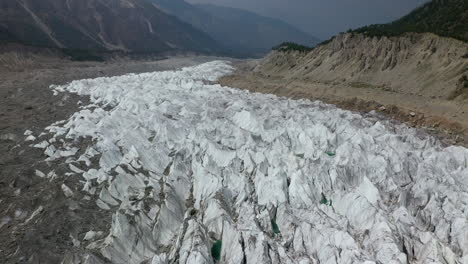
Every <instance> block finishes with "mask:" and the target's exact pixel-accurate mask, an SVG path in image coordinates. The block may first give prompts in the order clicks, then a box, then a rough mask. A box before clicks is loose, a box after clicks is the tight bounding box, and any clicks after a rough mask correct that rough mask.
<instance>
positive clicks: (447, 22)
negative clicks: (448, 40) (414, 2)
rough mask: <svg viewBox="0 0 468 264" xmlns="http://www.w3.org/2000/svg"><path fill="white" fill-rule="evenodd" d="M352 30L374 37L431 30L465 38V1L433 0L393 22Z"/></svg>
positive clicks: (467, 12)
mask: <svg viewBox="0 0 468 264" xmlns="http://www.w3.org/2000/svg"><path fill="white" fill-rule="evenodd" d="M355 32H358V33H365V34H367V35H373V36H381V35H385V36H396V35H400V34H402V33H405V32H419V33H423V32H430V33H434V34H437V35H439V36H445V37H452V38H456V39H459V40H463V41H468V0H433V1H431V2H429V3H427V4H425V5H423V6H421V7H419V8H417V9H415V10H414V11H412V12H411V13H410V14H408V15H406V16H404V17H402V18H401V19H399V20H397V21H395V22H392V23H389V24H382V25H371V26H366V27H363V28H360V29H357V30H355Z"/></svg>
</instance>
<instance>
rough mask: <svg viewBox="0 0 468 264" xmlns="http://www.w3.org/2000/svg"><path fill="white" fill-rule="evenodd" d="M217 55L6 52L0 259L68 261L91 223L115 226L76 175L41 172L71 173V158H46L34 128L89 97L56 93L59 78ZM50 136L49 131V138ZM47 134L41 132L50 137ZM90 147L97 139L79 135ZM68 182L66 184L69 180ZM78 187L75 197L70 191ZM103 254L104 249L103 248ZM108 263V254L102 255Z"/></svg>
mask: <svg viewBox="0 0 468 264" xmlns="http://www.w3.org/2000/svg"><path fill="white" fill-rule="evenodd" d="M213 59H215V58H213V57H177V58H171V59H164V60H159V61H128V60H113V61H109V62H102V63H98V62H70V61H68V60H65V59H63V58H61V57H58V56H55V54H51V53H48V52H36V51H34V52H32V53H24V52H21V53H15V52H4V53H1V52H0V260H1V261H0V262H1V263H60V261H62V260H63V257H64V256H68V258H69V259H73V258H74V256H76V254H79V253H80V252H76V251H77V250H76V249H74V248H76V247H74V244H76V243H79V242H77V241H78V240H81V239H82V238H83V237H84V235H85V232H87V231H89V230H107V229H108V227H109V225H110V223H108V222H106V221H107V220H106V221H104V220H103V219H111V218H110V217H109V216H108V215H106V214H108V213H107V212H106V211H104V210H102V209H100V208H98V207H97V206H96V204H95V203H94V202H92V201H91V200H90V199H88V198H89V197H86V196H84V195H83V194H81V192H79V189H80V186H81V184H80V183H79V182H78V180H77V179H74V178H75V177H56V178H52V179H50V181H49V180H47V179H45V178H41V177H39V176H38V173H37V172H36V169H39V170H40V171H42V172H45V173H47V172H49V171H51V170H54V171H55V173H56V174H57V175H60V176H63V174H64V173H65V172H66V171H68V170H69V169H68V164H66V163H65V162H64V161H55V162H45V161H44V160H45V158H46V156H45V154H44V153H43V150H40V149H37V148H33V147H31V146H30V144H31V143H30V142H28V141H25V139H26V137H27V136H26V135H24V133H25V131H26V130H30V131H31V132H32V134H33V135H34V136H35V137H38V136H39V135H40V133H41V132H43V131H44V128H45V127H46V126H48V125H50V124H52V123H54V122H56V121H60V120H65V119H67V118H68V117H69V116H70V115H72V114H73V113H74V112H76V111H77V110H78V109H79V106H80V105H81V103H80V102H82V103H83V104H86V102H87V101H88V100H87V98H85V97H79V96H77V95H72V94H59V95H57V96H54V95H53V93H52V90H51V89H50V88H49V86H50V85H52V84H65V83H67V82H70V81H72V80H77V79H84V78H94V77H102V76H116V75H123V74H126V73H141V72H152V71H161V70H172V69H176V68H181V67H185V66H192V65H196V64H199V63H202V62H206V61H211V60H213ZM42 138H44V139H47V136H44V137H42ZM42 138H41V139H42ZM77 144H78V145H80V146H82V148H81V149H80V151H84V150H86V147H87V146H88V145H89V144H90V141H89V140H83V142H77ZM63 186H66V187H63ZM67 188H69V189H70V190H71V191H72V193H73V194H72V197H69V198H66V194H68V195H70V192H68V190H67V191H66V192H64V190H66V189H67ZM95 258H96V259H100V258H99V254H96V256H95ZM100 261H101V262H102V263H105V260H104V259H100Z"/></svg>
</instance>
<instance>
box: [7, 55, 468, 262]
mask: <svg viewBox="0 0 468 264" xmlns="http://www.w3.org/2000/svg"><path fill="white" fill-rule="evenodd" d="M232 70H233V68H232V67H231V66H230V65H229V64H228V63H226V62H223V61H213V62H209V63H205V64H200V65H198V66H192V67H187V68H183V69H181V70H177V71H166V72H153V73H143V74H129V75H124V76H120V77H111V78H96V79H86V80H78V81H73V82H71V83H69V84H66V85H59V86H53V87H51V88H52V90H53V91H54V94H55V96H63V95H75V96H76V95H79V96H85V97H86V98H89V103H88V102H87V103H83V104H82V105H81V106H80V107H79V109H76V112H75V113H74V114H73V115H72V116H71V117H70V118H68V119H64V120H62V121H58V122H51V123H50V125H49V126H48V127H46V128H45V129H44V130H43V131H38V132H32V131H31V132H30V131H26V133H25V135H24V137H25V138H26V139H27V140H28V142H29V143H28V144H30V147H29V148H28V149H27V150H25V151H31V152H33V151H39V152H41V153H43V160H44V162H42V163H38V164H34V166H33V167H34V170H33V171H31V173H30V175H28V176H27V177H29V178H33V179H34V181H40V182H41V183H40V184H42V186H43V189H41V190H38V191H40V192H41V196H47V195H48V194H49V189H55V190H60V199H61V200H60V201H61V202H60V204H61V205H62V206H61V210H60V211H57V212H60V213H57V214H56V216H55V217H54V219H59V218H60V217H62V216H67V217H68V219H71V221H73V219H75V218H74V217H76V218H79V217H83V215H86V219H88V220H89V221H90V222H91V223H89V225H83V226H80V227H76V226H74V225H72V226H71V227H70V228H69V229H66V228H64V229H62V230H59V231H60V232H59V231H57V234H49V235H48V236H45V237H44V239H45V240H46V241H49V242H50V241H51V240H54V239H57V237H60V238H61V240H60V241H57V242H60V243H56V244H55V245H54V243H49V244H48V246H50V247H63V245H62V244H61V243H62V242H64V243H69V244H70V247H69V248H68V250H66V251H65V250H64V252H63V263H89V264H91V263H108V262H110V263H174V262H179V263H215V262H220V263H367V264H371V263H466V262H468V220H467V218H468V150H467V149H465V148H463V147H458V146H450V147H445V146H444V145H442V144H441V143H440V142H439V141H438V140H437V139H435V138H433V137H431V136H429V135H427V134H426V133H424V132H423V131H421V130H416V129H413V128H409V127H407V126H405V125H402V124H399V123H397V122H393V121H390V120H386V119H384V118H382V116H380V115H378V114H367V115H365V116H364V115H361V114H358V113H355V112H350V111H346V110H342V109H339V108H337V107H335V106H333V105H327V104H324V103H322V102H319V101H315V102H312V101H309V100H304V99H301V100H292V99H287V98H280V97H277V96H275V95H267V94H259V93H250V92H248V91H245V90H238V89H232V88H228V87H222V86H220V85H219V84H215V81H216V80H217V79H219V78H220V77H222V76H224V75H226V74H229V73H231V72H232ZM58 179H61V181H58ZM18 195H19V196H20V194H18ZM56 195H57V196H58V195H59V194H58V192H56ZM54 200H55V199H49V200H47V204H45V203H43V201H42V200H40V199H39V200H37V203H36V204H34V210H32V211H31V212H27V213H24V216H23V213H21V212H20V213H18V215H20V216H21V218H20V219H24V220H21V221H18V220H17V219H19V218H18V217H19V216H16V212H15V213H14V215H13V213H11V214H10V215H8V216H4V217H3V218H2V220H1V221H2V222H1V223H3V224H2V226H0V228H1V229H2V232H10V234H11V235H12V234H13V233H14V232H15V231H14V230H21V228H22V227H23V226H27V227H28V228H32V229H34V224H37V225H44V224H46V222H44V221H45V219H44V218H43V215H44V214H47V210H48V209H49V208H50V206H51V205H52V206H53V205H54V204H55V203H54ZM0 205H1V204H0ZM12 206H14V205H10V207H12ZM8 212H14V209H10V210H9V211H8ZM84 212H86V214H83V213H84ZM15 217H16V218H15ZM12 221H14V222H12ZM12 223H14V224H12ZM5 226H8V230H7V231H5V230H4V229H5ZM12 229H13V231H12ZM25 232H26V233H27V232H28V231H27V230H26V231H25ZM58 234H60V235H58ZM10 241H12V240H10ZM23 246H24V245H23ZM26 246H27V245H26ZM44 249H45V248H44ZM22 252H24V251H22ZM9 254H10V255H8V256H9V257H11V256H16V253H15V250H13V251H12V252H9ZM24 257H25V259H27V258H30V257H31V256H24ZM36 257H40V255H36Z"/></svg>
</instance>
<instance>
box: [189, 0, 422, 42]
mask: <svg viewBox="0 0 468 264" xmlns="http://www.w3.org/2000/svg"><path fill="white" fill-rule="evenodd" d="M186 1H187V2H191V3H212V4H217V5H223V6H230V7H237V8H242V9H247V10H250V11H253V12H255V13H258V14H262V15H265V16H270V17H276V18H281V19H282V20H284V21H286V22H288V23H290V24H292V25H295V26H297V27H298V28H300V29H302V30H303V31H305V32H309V33H311V34H312V35H314V36H316V37H318V38H321V39H327V38H329V37H330V36H332V35H334V34H336V33H338V32H341V31H346V30H348V29H349V28H356V27H360V26H363V25H367V24H375V23H385V22H390V21H392V20H394V19H397V18H399V17H401V16H403V15H405V14H407V13H409V12H410V11H411V10H412V9H414V8H415V7H417V6H420V5H422V4H423V3H425V2H427V0H186Z"/></svg>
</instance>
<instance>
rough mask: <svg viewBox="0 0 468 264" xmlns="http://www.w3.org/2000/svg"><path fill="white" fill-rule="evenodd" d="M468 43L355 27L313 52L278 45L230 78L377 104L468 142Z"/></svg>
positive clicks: (452, 140)
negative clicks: (375, 33)
mask: <svg viewBox="0 0 468 264" xmlns="http://www.w3.org/2000/svg"><path fill="white" fill-rule="evenodd" d="M466 54H468V44H466V43H463V42H460V41H456V40H452V39H447V38H440V37H437V36H435V35H431V34H411V35H406V36H404V37H400V38H392V39H388V38H382V39H376V38H365V37H363V36H360V35H358V36H351V35H349V34H346V35H341V36H338V37H337V38H336V39H335V40H333V41H332V42H331V43H329V44H327V45H324V46H321V47H318V48H316V49H314V50H313V51H312V52H310V53H308V54H303V53H302V54H301V53H296V52H287V53H280V52H273V53H271V54H270V55H269V56H267V57H266V58H264V59H262V60H259V61H250V62H248V63H242V64H239V65H237V67H238V71H237V72H236V73H235V74H233V75H231V76H227V77H224V78H223V79H221V80H220V83H221V84H222V85H226V86H230V87H237V88H241V89H248V90H251V91H255V92H261V93H272V94H276V95H279V96H287V97H292V98H308V99H312V100H322V101H324V102H327V103H331V104H336V105H338V106H339V107H342V108H345V109H350V110H354V111H362V112H368V111H372V110H375V111H377V112H380V113H383V114H385V115H387V116H389V117H391V118H394V119H397V120H400V121H402V122H405V123H407V124H409V125H411V126H415V127H424V128H426V130H427V131H429V132H430V133H431V134H434V135H436V136H440V137H441V138H442V139H444V141H445V142H446V143H447V144H461V145H465V146H466V145H468V88H467V86H468V80H467V79H466V78H467V77H466V76H467V75H468V59H467V56H466Z"/></svg>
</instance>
